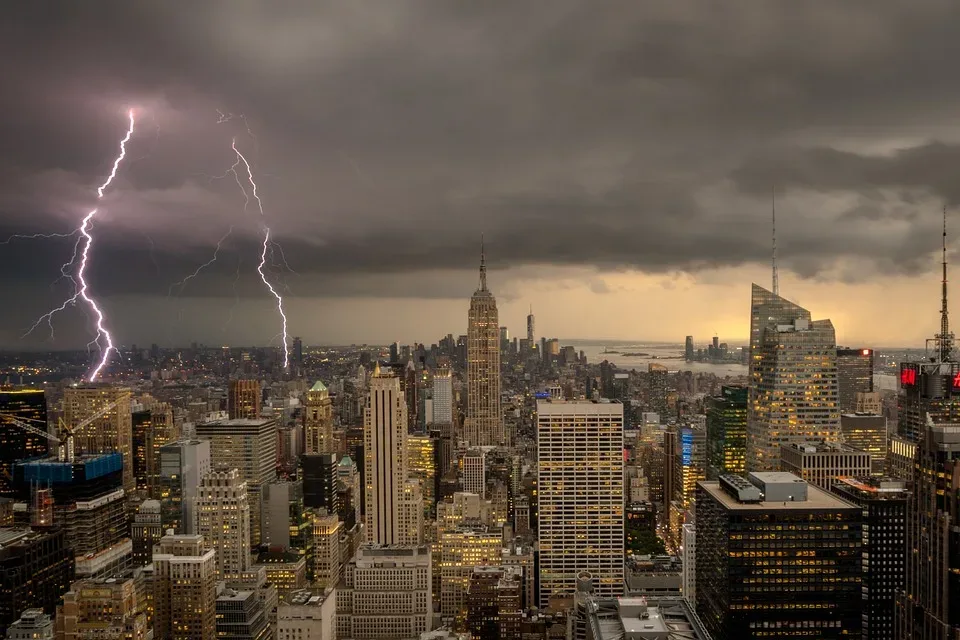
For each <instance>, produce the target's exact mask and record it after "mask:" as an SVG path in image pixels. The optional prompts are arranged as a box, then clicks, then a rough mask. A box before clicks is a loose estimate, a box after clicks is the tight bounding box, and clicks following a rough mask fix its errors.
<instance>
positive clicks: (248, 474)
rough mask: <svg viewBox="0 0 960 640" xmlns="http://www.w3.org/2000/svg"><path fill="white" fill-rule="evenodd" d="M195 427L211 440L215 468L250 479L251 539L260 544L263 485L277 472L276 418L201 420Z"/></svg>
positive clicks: (200, 435)
mask: <svg viewBox="0 0 960 640" xmlns="http://www.w3.org/2000/svg"><path fill="white" fill-rule="evenodd" d="M196 431H197V437H198V438H200V439H202V440H209V441H210V455H211V462H212V464H213V468H214V469H215V470H223V469H237V470H239V471H240V479H241V480H242V481H244V482H246V483H247V498H248V499H249V501H250V540H251V542H252V543H253V544H255V545H258V544H260V541H261V538H260V535H261V533H260V510H261V508H262V507H261V498H262V487H263V485H264V484H266V483H268V482H272V481H273V479H274V478H275V477H276V475H277V472H276V464H277V422H276V420H274V419H272V418H271V419H257V420H250V419H244V418H238V419H231V420H217V421H213V422H203V423H200V424H198V425H197V426H196Z"/></svg>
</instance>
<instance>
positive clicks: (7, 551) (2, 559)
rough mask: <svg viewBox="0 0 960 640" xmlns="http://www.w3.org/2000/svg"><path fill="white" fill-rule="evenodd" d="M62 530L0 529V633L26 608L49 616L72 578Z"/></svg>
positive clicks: (70, 555)
mask: <svg viewBox="0 0 960 640" xmlns="http://www.w3.org/2000/svg"><path fill="white" fill-rule="evenodd" d="M73 571H74V565H73V552H72V551H71V549H70V541H68V540H67V539H66V537H65V535H64V531H63V529H47V530H43V531H31V530H30V529H29V528H26V527H24V528H4V529H0V585H3V588H2V589H0V633H6V631H7V628H8V627H9V625H11V624H13V623H14V622H15V621H16V620H17V619H18V618H19V617H20V614H21V612H23V611H25V610H26V609H28V608H37V609H43V611H44V612H45V613H47V614H51V615H52V614H53V613H54V610H55V609H56V606H57V602H58V601H59V600H60V597H61V596H62V595H63V594H64V593H66V592H67V589H69V588H70V582H72V581H73V577H74V573H73Z"/></svg>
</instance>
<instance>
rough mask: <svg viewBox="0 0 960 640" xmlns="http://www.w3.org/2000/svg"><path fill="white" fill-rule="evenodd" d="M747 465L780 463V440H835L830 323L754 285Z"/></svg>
mask: <svg viewBox="0 0 960 640" xmlns="http://www.w3.org/2000/svg"><path fill="white" fill-rule="evenodd" d="M751 309H752V311H751V320H750V336H751V338H750V340H751V343H750V348H751V359H750V404H749V411H748V414H747V466H746V468H747V469H751V470H755V471H773V470H776V469H779V466H780V458H779V456H780V445H781V444H789V443H791V442H804V441H807V440H819V441H826V442H839V440H840V411H839V407H838V406H837V350H836V338H835V335H834V330H833V324H832V323H831V322H830V321H829V320H816V321H811V320H810V312H809V311H807V310H806V309H803V308H801V307H799V306H797V305H795V304H793V303H791V302H789V301H787V300H785V299H783V298H781V297H780V296H778V295H775V294H773V293H771V292H769V291H767V290H766V289H764V288H762V287H759V286H757V285H753V300H752V307H751Z"/></svg>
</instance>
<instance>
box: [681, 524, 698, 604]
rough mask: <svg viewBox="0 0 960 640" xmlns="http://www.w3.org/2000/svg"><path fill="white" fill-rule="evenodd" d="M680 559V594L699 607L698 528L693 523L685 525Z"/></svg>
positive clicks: (689, 602)
mask: <svg viewBox="0 0 960 640" xmlns="http://www.w3.org/2000/svg"><path fill="white" fill-rule="evenodd" d="M680 559H681V561H682V562H683V571H682V573H681V579H682V581H683V582H682V583H681V586H680V592H681V593H682V594H683V599H684V600H686V602H687V604H689V605H690V606H691V607H694V608H696V606H697V528H696V526H695V525H694V524H692V523H687V524H685V525H683V531H682V532H681V537H680Z"/></svg>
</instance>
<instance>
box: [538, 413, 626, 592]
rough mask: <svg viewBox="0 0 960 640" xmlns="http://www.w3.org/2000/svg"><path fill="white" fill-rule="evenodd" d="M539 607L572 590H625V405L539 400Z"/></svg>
mask: <svg viewBox="0 0 960 640" xmlns="http://www.w3.org/2000/svg"><path fill="white" fill-rule="evenodd" d="M537 461H538V462H537V472H538V484H537V487H538V492H539V493H538V499H539V541H540V593H539V596H538V597H539V602H540V606H541V607H543V606H546V605H547V602H548V600H549V598H550V597H551V596H554V595H556V596H563V595H564V594H567V595H570V594H573V592H574V591H575V590H576V579H577V574H578V573H579V572H581V571H589V572H590V573H591V574H592V575H593V578H594V581H595V585H596V589H597V593H598V594H600V595H601V596H604V597H617V596H620V595H621V594H622V593H623V405H621V404H620V403H619V402H590V401H585V400H581V401H570V402H566V401H550V400H540V401H538V402H537Z"/></svg>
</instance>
